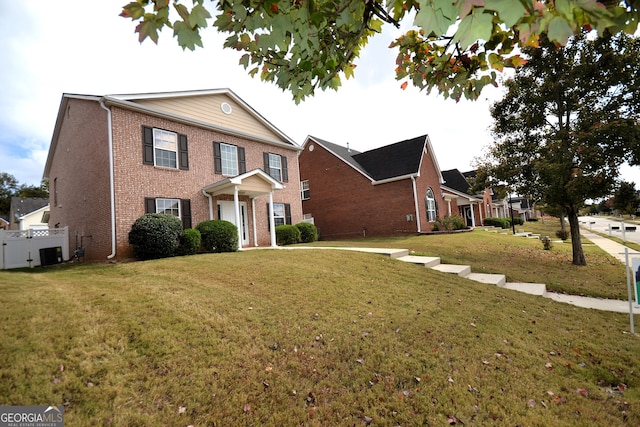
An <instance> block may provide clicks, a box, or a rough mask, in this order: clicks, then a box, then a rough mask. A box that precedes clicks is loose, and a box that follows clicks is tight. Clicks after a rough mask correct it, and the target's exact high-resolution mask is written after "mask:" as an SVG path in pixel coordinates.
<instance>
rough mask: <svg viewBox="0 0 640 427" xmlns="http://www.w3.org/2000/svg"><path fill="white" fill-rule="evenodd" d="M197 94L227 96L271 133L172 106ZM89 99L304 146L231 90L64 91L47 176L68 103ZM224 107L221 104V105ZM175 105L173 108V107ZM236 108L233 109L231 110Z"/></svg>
mask: <svg viewBox="0 0 640 427" xmlns="http://www.w3.org/2000/svg"><path fill="white" fill-rule="evenodd" d="M196 97H198V98H199V97H224V98H226V99H227V100H229V101H230V103H231V104H233V106H234V107H238V108H239V109H241V110H242V111H243V113H244V114H247V115H248V116H249V117H251V118H253V119H254V120H255V121H256V122H257V123H259V124H260V125H262V126H263V127H264V128H265V129H266V130H267V131H268V132H266V133H263V134H252V133H249V132H247V131H246V129H244V128H243V127H242V126H236V127H233V126H224V125H221V124H220V122H217V123H216V122H215V121H212V120H208V119H207V117H206V116H202V115H199V114H194V113H193V111H194V110H193V109H192V110H191V112H188V110H185V111H186V112H184V113H183V112H181V110H180V109H179V108H175V105H174V106H171V103H175V102H177V101H176V100H178V99H180V98H181V99H182V101H184V100H185V99H194V98H196ZM74 99H78V100H86V101H93V102H98V103H99V104H100V105H101V106H102V107H103V108H105V109H107V107H111V106H117V107H121V108H123V109H127V110H130V111H136V112H140V113H143V114H149V115H152V116H156V117H160V118H166V119H169V120H173V121H176V122H180V123H184V124H187V125H191V126H198V127H201V128H205V129H211V130H214V131H217V132H221V133H225V134H227V135H233V136H238V137H241V138H246V139H250V140H253V141H257V142H262V143H265V144H269V145H273V146H277V147H282V148H287V149H290V150H295V151H300V150H302V148H301V147H300V146H299V145H298V144H296V143H295V141H293V139H291V138H289V137H288V136H287V135H285V134H284V132H282V131H281V130H279V129H278V128H276V127H275V126H274V125H273V124H271V122H269V121H268V120H267V119H265V118H264V117H262V115H260V114H259V113H258V112H257V111H256V110H254V109H253V108H252V107H251V106H250V105H249V104H247V103H246V102H244V101H243V100H242V99H241V98H240V97H239V96H238V95H236V94H235V93H234V92H233V91H232V90H231V89H227V88H224V89H207V90H194V91H177V92H157V93H139V94H129V95H80V94H69V93H64V94H62V99H61V101H60V107H59V108H58V116H57V118H56V123H55V126H54V130H53V135H52V137H51V144H50V146H49V154H48V156H47V161H46V163H45V168H44V174H43V177H44V178H48V176H49V170H50V167H51V162H52V160H53V154H54V152H55V149H56V146H57V144H58V137H59V135H60V130H61V128H62V124H63V121H64V117H65V112H66V111H67V106H68V103H69V101H70V100H74ZM219 106H221V105H219ZM172 107H173V108H172ZM232 111H233V109H232Z"/></svg>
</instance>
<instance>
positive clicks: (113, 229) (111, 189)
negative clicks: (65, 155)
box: [47, 99, 117, 259]
mask: <svg viewBox="0 0 640 427" xmlns="http://www.w3.org/2000/svg"><path fill="white" fill-rule="evenodd" d="M100 107H102V108H103V109H105V110H107V139H108V141H109V198H110V201H109V202H110V203H111V253H110V254H109V255H107V259H113V258H114V257H115V256H116V247H117V242H116V190H115V187H116V185H115V173H114V165H113V129H112V127H113V121H112V117H111V109H110V108H108V107H107V106H106V105H105V104H104V102H103V100H102V99H101V100H100ZM60 124H62V122H60ZM56 128H57V126H56ZM58 130H59V129H58ZM55 139H56V141H57V139H58V138H57V135H56V136H55ZM52 144H53V142H52ZM49 153H50V154H51V155H52V158H53V152H52V151H50V152H49ZM47 166H50V164H49V161H48V160H47Z"/></svg>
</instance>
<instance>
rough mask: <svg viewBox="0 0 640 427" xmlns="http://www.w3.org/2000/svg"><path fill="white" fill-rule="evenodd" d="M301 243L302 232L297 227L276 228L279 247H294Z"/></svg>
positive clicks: (285, 225) (279, 226)
mask: <svg viewBox="0 0 640 427" xmlns="http://www.w3.org/2000/svg"><path fill="white" fill-rule="evenodd" d="M299 241H300V230H299V229H298V227H296V226H295V225H288V224H283V225H278V226H277V227H276V243H277V244H278V245H293V244H294V243H298V242H299Z"/></svg>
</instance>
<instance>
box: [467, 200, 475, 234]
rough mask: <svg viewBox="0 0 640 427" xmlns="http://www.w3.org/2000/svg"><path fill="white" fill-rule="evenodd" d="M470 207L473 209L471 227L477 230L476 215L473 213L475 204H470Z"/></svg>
mask: <svg viewBox="0 0 640 427" xmlns="http://www.w3.org/2000/svg"><path fill="white" fill-rule="evenodd" d="M469 207H470V208H471V226H472V227H474V228H475V226H476V213H475V212H474V211H473V202H470V203H469Z"/></svg>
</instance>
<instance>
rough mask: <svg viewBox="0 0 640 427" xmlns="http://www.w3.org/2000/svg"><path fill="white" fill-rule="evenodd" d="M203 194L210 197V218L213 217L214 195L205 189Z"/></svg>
mask: <svg viewBox="0 0 640 427" xmlns="http://www.w3.org/2000/svg"><path fill="white" fill-rule="evenodd" d="M202 194H204V196H205V197H206V198H207V199H209V219H213V197H211V194H209V193H207V192H206V191H204V189H203V190H202Z"/></svg>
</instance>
